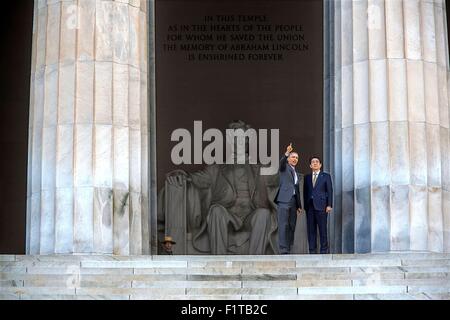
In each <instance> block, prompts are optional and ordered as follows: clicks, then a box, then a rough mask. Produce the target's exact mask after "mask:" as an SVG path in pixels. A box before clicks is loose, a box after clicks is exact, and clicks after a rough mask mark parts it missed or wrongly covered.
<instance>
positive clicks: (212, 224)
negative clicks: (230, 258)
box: [206, 204, 233, 255]
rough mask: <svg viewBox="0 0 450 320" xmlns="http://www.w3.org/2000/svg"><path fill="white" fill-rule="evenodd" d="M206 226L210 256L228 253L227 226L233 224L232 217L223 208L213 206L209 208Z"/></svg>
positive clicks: (216, 205)
mask: <svg viewBox="0 0 450 320" xmlns="http://www.w3.org/2000/svg"><path fill="white" fill-rule="evenodd" d="M206 221H207V224H208V234H209V241H210V244H211V254H214V255H217V254H227V253H228V225H229V223H230V222H231V223H233V221H232V217H231V215H230V213H229V212H228V210H227V209H225V208H224V207H223V206H221V205H218V204H214V205H212V206H211V207H210V208H209V213H208V216H207V218H206Z"/></svg>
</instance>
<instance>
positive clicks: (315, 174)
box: [312, 172, 317, 188]
mask: <svg viewBox="0 0 450 320" xmlns="http://www.w3.org/2000/svg"><path fill="white" fill-rule="evenodd" d="M316 180H317V172H314V176H313V181H312V183H313V188H314V187H315V186H316Z"/></svg>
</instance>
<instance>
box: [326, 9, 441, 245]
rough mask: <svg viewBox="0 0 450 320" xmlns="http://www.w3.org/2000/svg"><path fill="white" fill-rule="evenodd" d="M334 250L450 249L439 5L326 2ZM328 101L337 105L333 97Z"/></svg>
mask: <svg viewBox="0 0 450 320" xmlns="http://www.w3.org/2000/svg"><path fill="white" fill-rule="evenodd" d="M326 8H327V10H329V11H330V12H329V15H331V16H333V22H332V26H330V27H329V28H328V29H326V32H328V33H329V34H330V43H331V44H332V45H331V46H330V47H329V52H328V54H329V55H330V60H332V61H333V63H332V64H331V63H330V64H329V68H330V70H331V71H330V76H329V77H330V80H329V81H330V88H331V89H332V90H330V91H328V93H326V95H330V94H332V95H333V99H332V100H333V103H329V104H328V109H327V108H326V110H328V113H329V114H332V115H333V119H332V121H330V122H332V124H331V125H330V126H329V127H327V128H326V130H332V131H333V135H332V136H333V139H332V141H330V143H331V144H332V145H333V148H330V150H329V154H328V158H329V159H330V160H331V161H332V162H333V164H334V165H333V166H331V167H330V169H331V171H332V172H333V176H334V179H335V186H336V199H335V203H336V206H335V211H336V212H335V217H334V218H333V220H334V221H333V225H332V226H331V228H333V232H334V234H337V233H338V232H339V229H340V231H341V232H342V237H336V236H335V237H334V238H332V241H333V243H332V247H333V249H334V251H335V252H358V253H363V252H376V251H395V250H427V251H436V252H442V251H444V252H449V251H450V237H449V235H450V234H449V232H450V210H449V208H450V193H449V184H450V172H449V164H450V155H449V102H448V99H449V94H448V85H449V61H448V37H447V31H446V30H447V27H446V21H447V19H446V14H445V2H444V1H442V0H423V1H419V0H388V1H387V0H386V1H384V0H351V1H334V2H333V4H330V2H328V1H327V2H326ZM330 101H331V99H330Z"/></svg>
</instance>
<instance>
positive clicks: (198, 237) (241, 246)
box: [158, 121, 306, 255]
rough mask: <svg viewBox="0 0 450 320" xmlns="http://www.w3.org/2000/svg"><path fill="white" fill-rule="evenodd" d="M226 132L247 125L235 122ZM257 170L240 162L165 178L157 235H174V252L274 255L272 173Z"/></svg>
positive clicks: (256, 166) (275, 181)
mask: <svg viewBox="0 0 450 320" xmlns="http://www.w3.org/2000/svg"><path fill="white" fill-rule="evenodd" d="M229 128H230V129H239V128H241V129H243V130H244V131H245V130H247V129H248V128H250V126H249V125H247V124H245V123H244V122H242V121H235V122H233V123H231V124H230V125H229ZM233 140H234V139H233ZM233 143H234V141H233ZM241 149H244V150H246V151H245V152H246V155H245V156H247V157H248V153H247V148H241ZM235 150H239V148H235ZM232 156H233V157H236V154H234V155H232ZM260 168H261V165H260V164H249V163H248V161H246V162H245V164H236V162H234V164H212V165H208V166H206V167H205V168H204V169H203V170H200V171H197V172H191V173H188V172H185V171H182V170H175V171H173V172H170V173H169V174H167V179H166V182H165V187H164V188H163V189H162V190H161V191H160V193H159V195H158V226H159V237H160V238H162V239H163V238H164V235H167V234H170V235H172V236H173V237H174V240H176V241H177V247H176V250H178V251H174V254H212V255H227V254H252V255H253V254H254V255H264V254H277V253H278V244H277V241H278V238H277V209H276V204H275V203H274V198H275V196H276V193H277V191H278V174H275V175H261V174H260ZM304 229H305V232H302V233H303V234H304V236H305V237H306V226H304ZM181 244H184V247H183V245H181ZM302 251H305V252H306V245H305V249H304V250H303V249H302Z"/></svg>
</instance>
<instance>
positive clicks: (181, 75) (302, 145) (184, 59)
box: [155, 0, 323, 189]
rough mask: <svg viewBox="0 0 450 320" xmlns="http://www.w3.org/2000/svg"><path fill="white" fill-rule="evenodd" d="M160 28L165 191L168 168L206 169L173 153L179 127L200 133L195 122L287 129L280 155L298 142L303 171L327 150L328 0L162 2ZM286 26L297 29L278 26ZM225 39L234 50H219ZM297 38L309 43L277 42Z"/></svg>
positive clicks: (160, 160) (160, 164)
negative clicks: (325, 21) (176, 160)
mask: <svg viewBox="0 0 450 320" xmlns="http://www.w3.org/2000/svg"><path fill="white" fill-rule="evenodd" d="M155 25H156V45H155V48H156V122H157V125H156V129H157V130H156V139H157V143H156V153H157V173H158V174H157V177H158V189H160V188H161V187H162V186H163V184H164V179H165V174H166V173H167V172H170V171H172V170H174V169H184V170H187V171H195V170H198V169H200V168H201V167H202V166H201V165H181V166H176V165H174V164H173V163H172V162H171V157H170V156H171V150H172V148H173V147H174V146H175V145H176V144H177V142H171V134H172V132H173V130H175V129H177V128H185V129H187V130H189V131H190V132H191V134H192V133H193V125H194V121H196V120H201V121H202V122H203V130H206V129H209V128H217V129H221V130H223V129H225V128H226V127H227V125H228V123H229V122H230V121H232V120H238V119H239V120H243V121H245V122H247V123H249V124H250V125H251V126H252V127H253V128H255V129H280V150H277V151H276V152H279V153H280V154H281V152H284V150H285V148H286V145H287V144H288V143H289V142H293V145H294V148H295V149H296V150H297V151H298V152H299V154H300V166H301V171H302V172H307V170H309V165H308V163H307V158H308V157H309V156H311V155H313V154H315V155H319V156H322V153H323V3H322V1H314V0H297V1H274V0H271V1H233V0H231V1H230V0H228V1H214V0H204V1H185V0H183V1H179V0H176V1H172V0H157V1H156V10H155ZM246 25H252V26H253V27H252V30H250V31H246V29H248V28H249V27H246ZM267 25H271V27H270V30H269V27H267ZM279 25H285V26H288V27H285V28H284V29H283V27H280V28H279V29H278V30H279V31H278V32H277V31H276V30H275V29H276V28H277V26H279ZM259 26H261V27H259ZM264 26H265V27H264ZM289 26H291V27H289ZM293 26H301V27H297V29H296V27H293ZM261 34H272V35H273V38H272V40H269V38H267V37H266V38H265V37H264V36H262V37H261V38H260V37H259V36H260V35H261ZM223 35H225V36H226V40H224V38H221V36H223ZM252 35H253V36H254V37H252ZM300 35H303V38H302V37H301V36H300ZM192 36H198V37H197V38H196V40H189V39H188V37H191V39H192ZM202 36H203V38H202ZM278 36H280V38H278ZM295 36H298V37H297V38H295ZM239 37H241V38H239ZM293 37H294V38H295V39H294V38H293ZM233 39H234V40H233ZM239 39H240V40H239ZM224 42H225V43H226V44H227V45H228V47H227V49H226V50H220V44H221V43H224ZM289 43H290V44H298V45H304V47H302V48H299V47H298V46H297V47H295V46H294V47H293V46H291V47H284V48H285V50H283V49H281V50H277V49H276V48H278V49H279V48H280V47H274V46H278V45H279V44H281V45H283V44H289ZM190 44H192V45H194V46H191V47H189V45H190ZM233 44H235V45H243V47H236V46H235V47H231V46H232V45H233ZM264 44H267V45H268V46H267V47H261V46H263V45H264ZM195 45H197V47H195ZM208 45H209V47H208ZM246 45H249V46H247V47H246ZM251 45H255V47H251ZM257 45H261V46H260V47H258V46H257ZM236 48H238V49H236ZM252 48H253V49H252ZM222 49H223V47H222ZM220 54H223V55H220ZM251 54H254V56H249V55H251ZM258 54H268V55H267V56H263V55H262V56H261V55H260V56H258ZM270 54H273V55H272V56H270ZM277 54H281V56H280V55H278V56H277ZM259 58H261V59H259ZM206 145H207V143H205V144H204V145H203V147H205V146H206Z"/></svg>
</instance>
